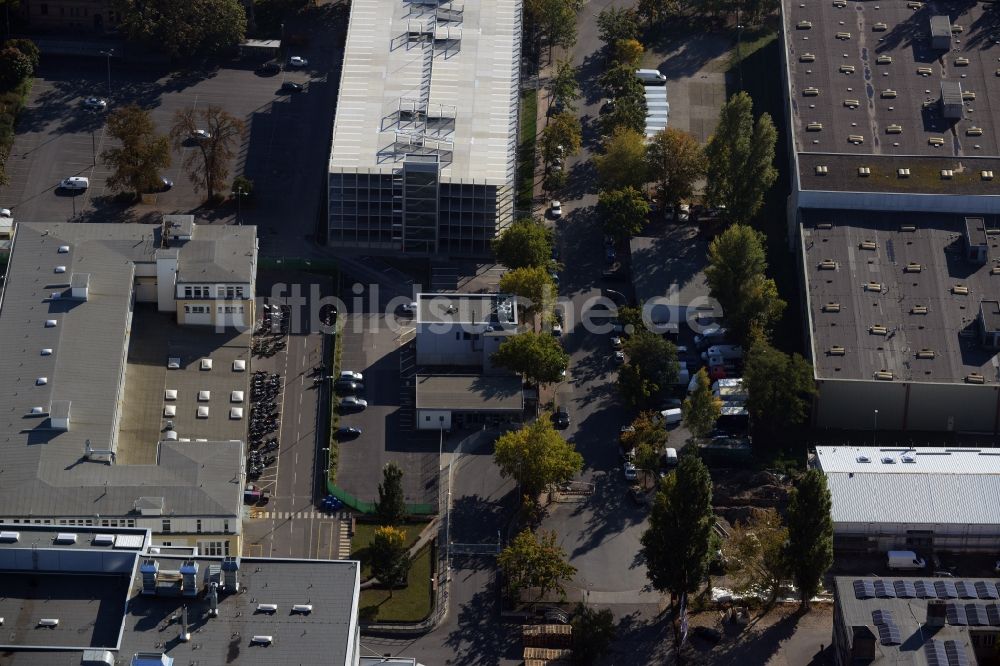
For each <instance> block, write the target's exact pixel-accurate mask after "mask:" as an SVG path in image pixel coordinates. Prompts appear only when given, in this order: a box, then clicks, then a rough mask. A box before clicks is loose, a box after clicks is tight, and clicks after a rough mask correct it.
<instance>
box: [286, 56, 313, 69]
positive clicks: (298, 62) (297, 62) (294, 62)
mask: <svg viewBox="0 0 1000 666" xmlns="http://www.w3.org/2000/svg"><path fill="white" fill-rule="evenodd" d="M288 64H289V65H291V66H292V67H306V66H307V65H308V64H309V61H308V60H306V59H305V58H300V57H299V56H292V57H291V58H289V59H288Z"/></svg>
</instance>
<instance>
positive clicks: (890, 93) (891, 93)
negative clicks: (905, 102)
mask: <svg viewBox="0 0 1000 666" xmlns="http://www.w3.org/2000/svg"><path fill="white" fill-rule="evenodd" d="M881 97H882V99H896V91H895V90H893V89H892V88H886V89H885V90H883V91H882V92H881Z"/></svg>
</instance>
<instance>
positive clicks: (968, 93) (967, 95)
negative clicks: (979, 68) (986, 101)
mask: <svg viewBox="0 0 1000 666" xmlns="http://www.w3.org/2000/svg"><path fill="white" fill-rule="evenodd" d="M962 101H963V102H975V101H976V93H975V91H972V90H963V91H962Z"/></svg>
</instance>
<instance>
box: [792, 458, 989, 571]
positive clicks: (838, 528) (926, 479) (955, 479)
mask: <svg viewBox="0 0 1000 666" xmlns="http://www.w3.org/2000/svg"><path fill="white" fill-rule="evenodd" d="M810 464H811V465H812V466H813V467H815V468H817V469H819V470H821V471H822V472H823V473H824V474H825V475H826V478H827V484H828V486H829V488H830V495H831V498H832V502H833V504H832V508H831V513H832V517H833V545H834V549H835V550H836V551H840V552H844V551H859V552H862V551H875V552H885V551H889V550H896V549H904V550H914V551H918V552H919V553H920V554H921V555H922V556H924V557H927V556H929V555H930V554H931V553H933V552H934V551H935V550H947V551H966V552H968V551H981V552H995V551H997V550H1000V512H998V511H997V507H998V506H1000V448H997V449H972V448H968V449H964V448H946V447H922V448H902V447H892V448H889V447H886V448H881V447H873V446H860V447H859V446H818V447H816V454H815V455H814V456H812V458H811V459H810Z"/></svg>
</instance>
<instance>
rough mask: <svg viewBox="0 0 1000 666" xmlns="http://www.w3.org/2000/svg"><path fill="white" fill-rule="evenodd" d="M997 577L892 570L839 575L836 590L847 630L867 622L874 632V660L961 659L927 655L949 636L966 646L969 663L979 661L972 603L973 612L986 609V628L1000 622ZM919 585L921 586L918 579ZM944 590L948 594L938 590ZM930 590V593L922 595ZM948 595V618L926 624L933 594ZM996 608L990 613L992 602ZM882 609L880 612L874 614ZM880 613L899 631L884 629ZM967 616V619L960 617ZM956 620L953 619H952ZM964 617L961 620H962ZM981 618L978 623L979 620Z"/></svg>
mask: <svg viewBox="0 0 1000 666" xmlns="http://www.w3.org/2000/svg"><path fill="white" fill-rule="evenodd" d="M998 582H1000V581H998V579H996V578H987V579H965V578H916V577H914V578H908V577H902V576H899V577H896V576H889V577H885V578H875V577H857V578H855V577H847V576H838V577H837V578H836V579H835V585H834V586H835V594H836V598H837V602H838V609H837V611H836V612H837V613H839V614H840V616H841V618H842V619H843V624H844V626H845V628H846V629H847V631H848V632H850V631H851V628H852V627H868V628H869V629H870V630H871V632H872V634H873V635H874V636H875V639H876V645H875V660H874V661H873V662H868V663H873V664H893V665H899V666H903V665H905V666H936V665H937V664H950V663H959V662H951V661H949V660H948V659H945V661H943V662H936V661H933V660H932V658H931V659H929V658H928V652H930V651H933V650H935V648H937V647H938V645H935V644H934V643H931V641H936V642H939V643H940V647H941V648H944V643H945V642H946V641H954V642H955V644H954V645H952V646H951V647H952V649H953V650H956V651H959V652H964V653H965V656H966V661H965V662H964V663H970V664H974V663H976V658H975V656H974V655H973V648H972V643H971V641H970V636H969V628H970V627H969V625H970V624H973V622H969V621H968V613H967V612H966V609H967V607H970V606H971V607H973V608H972V612H973V613H974V615H973V617H976V616H977V615H978V614H979V613H982V619H984V620H986V622H984V623H983V624H985V625H987V626H985V627H983V629H984V630H986V631H990V632H996V631H998V630H1000V625H998V624H994V622H993V620H997V621H1000V611H998V604H997V597H998V596H1000V595H998V589H997V583H998ZM918 583H919V584H920V585H919V588H917V587H916V586H917V584H918ZM939 593H940V594H941V595H943V596H939ZM924 596H927V598H923V597H924ZM939 598H943V599H945V603H946V604H947V606H948V607H950V608H948V618H947V621H946V622H945V624H944V626H942V627H928V626H926V618H927V602H928V599H939ZM990 606H992V607H993V608H992V609H990V610H989V613H987V607H990ZM875 613H878V615H875ZM876 619H879V620H881V619H889V620H890V621H891V622H892V624H893V625H894V626H895V629H896V631H895V632H893V633H894V634H895V635H894V636H893V635H892V634H890V632H889V631H887V630H885V629H880V627H879V623H878V622H876ZM962 620H965V621H964V622H961V621H962ZM953 621H954V622H953ZM959 622H961V623H959ZM977 624H978V623H977Z"/></svg>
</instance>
